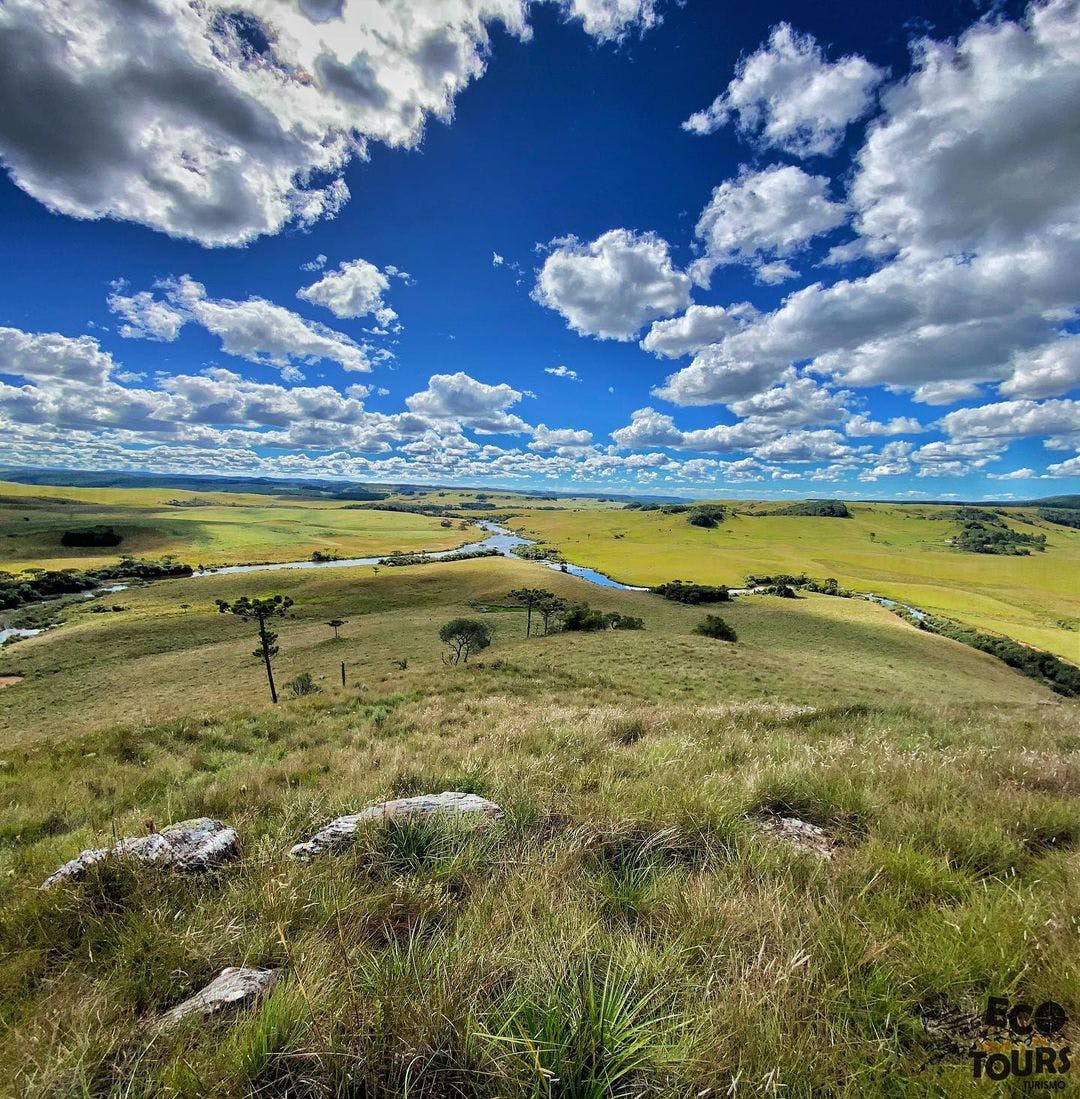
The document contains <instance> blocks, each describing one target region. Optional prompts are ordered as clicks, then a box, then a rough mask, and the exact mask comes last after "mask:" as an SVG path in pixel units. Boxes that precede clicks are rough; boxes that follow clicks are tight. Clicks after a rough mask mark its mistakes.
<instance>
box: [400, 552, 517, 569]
mask: <svg viewBox="0 0 1080 1099" xmlns="http://www.w3.org/2000/svg"><path fill="white" fill-rule="evenodd" d="M501 556H502V554H500V553H499V551H498V550H497V549H480V550H461V551H459V552H457V553H448V554H446V555H445V556H443V557H432V555H431V554H430V553H395V554H392V555H391V556H389V557H383V558H382V559H381V560H380V561H379V564H380V565H391V566H395V567H401V566H405V565H429V564H431V562H432V561H471V560H472V559H473V558H474V557H501Z"/></svg>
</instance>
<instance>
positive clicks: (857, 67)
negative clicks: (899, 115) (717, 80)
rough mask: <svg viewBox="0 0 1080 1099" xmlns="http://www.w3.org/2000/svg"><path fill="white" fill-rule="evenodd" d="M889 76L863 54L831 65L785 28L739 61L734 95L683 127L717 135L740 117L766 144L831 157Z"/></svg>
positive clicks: (807, 38)
mask: <svg viewBox="0 0 1080 1099" xmlns="http://www.w3.org/2000/svg"><path fill="white" fill-rule="evenodd" d="M884 75H885V73H884V72H883V70H881V69H879V68H878V67H877V66H875V65H872V64H870V62H869V61H867V60H866V58H864V57H859V56H857V55H852V56H849V57H842V58H841V59H840V60H839V61H835V62H830V61H827V60H826V58H825V54H824V52H823V51H822V49H821V47H820V46H819V45H818V44H817V42H815V41H814V39H813V37H812V36H811V35H808V34H799V33H798V32H796V31H794V30H792V28H791V26H790V25H789V24H787V23H781V24H779V25H778V26H776V27H774V28H773V32H772V34H771V35H770V36H769V41H768V43H767V44H765V45H763V46H761V47H760V48H759V49H758V50H757V51H756V52H754V53H752V54H751V55H750V56H749V57H746V58H743V59H742V60H741V61H740V62H739V64H738V67H737V68H736V71H735V78H734V79H733V80H732V81H731V83H730V84H728V86H727V90H726V91H725V92H724V93H723V94H722V95H719V96H717V97H716V99H715V100H713V102H712V104H711V105H710V106H709V107H707V108H706V109H705V110H703V111H698V112H697V114H694V115H691V116H690V118H688V119H687V120H686V122H684V123H683V129H684V130H689V131H690V132H691V133H696V134H711V133H714V132H715V131H716V130H718V129H720V127H721V126H724V125H726V124H727V123H728V122H730V121H732V120H734V121H736V123H737V125H738V128H739V130H740V131H741V132H742V133H743V134H746V135H750V136H754V137H756V139H757V141H758V142H759V143H760V144H761V145H766V146H773V147H774V148H777V149H782V150H783V151H784V152H787V153H791V154H793V155H794V156H812V155H815V154H817V155H820V154H825V153H832V152H835V151H836V148H837V146H838V145H839V144H840V142H841V141H842V140H843V137H844V131H845V130H846V129H847V127H848V125H849V123H851V122H853V121H854V120H855V119H857V118H860V117H862V115H864V114H866V113H867V111H869V109H870V106H871V103H872V100H873V90H874V88H875V87H876V86H877V85H878V83H880V81H881V80H882V78H883V77H884Z"/></svg>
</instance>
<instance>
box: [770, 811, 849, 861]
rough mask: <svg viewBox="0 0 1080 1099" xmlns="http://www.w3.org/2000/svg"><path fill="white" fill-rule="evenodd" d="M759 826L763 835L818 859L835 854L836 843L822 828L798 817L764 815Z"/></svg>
mask: <svg viewBox="0 0 1080 1099" xmlns="http://www.w3.org/2000/svg"><path fill="white" fill-rule="evenodd" d="M759 827H760V830H761V831H762V832H763V833H764V834H765V835H767V836H771V837H772V838H773V839H777V840H780V841H781V842H782V843H786V844H788V845H789V846H791V847H794V848H795V849H796V850H797V851H803V852H805V853H806V854H809V855H815V856H817V857H818V858H819V859H831V858H832V857H833V856H834V855H835V854H836V850H837V846H838V844H837V842H836V840H835V839H833V837H832V836H830V835H829V833H828V832H826V831H825V829H824V828H819V827H818V826H817V825H816V824H811V823H810V822H809V821H805V820H799V818H798V817H766V818H765V819H764V820H763V821H762V822H761V824H760V825H759Z"/></svg>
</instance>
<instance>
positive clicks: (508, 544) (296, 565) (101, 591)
mask: <svg viewBox="0 0 1080 1099" xmlns="http://www.w3.org/2000/svg"><path fill="white" fill-rule="evenodd" d="M476 525H477V526H478V527H480V528H481V529H483V530H485V531H486V532H487V534H488V537H487V538H485V539H483V540H482V541H479V542H469V543H468V544H467V545H464V546H458V547H457V548H456V549H452V550H437V551H435V552H432V553H423V554H420V556H422V557H424V558H426V559H427V560H429V561H441V560H442V559H443V558H444V557H449V556H451V555H452V554H455V553H475V552H476V551H478V550H497V551H498V552H499V553H500V554H501V555H502V556H503V557H510V556H511V551H512V550H513V549H514V547H515V546H531V545H535V543H534V541H533V539H531V538H523V537H522V536H521V535H520V534H515V533H514V532H513V531H512V530H510V529H509V528H507V527H503V526H500V525H499V524H498V523H492V522H489V521H487V520H478V521H477V522H476ZM385 557H386V554H383V555H382V556H380V557H349V558H345V559H342V560H338V561H310V560H308V561H277V562H270V563H267V564H262V565H223V566H222V567H221V568H217V569H203V570H201V571H198V572H194V573H192V575H191V579H198V578H199V577H200V576H223V575H226V574H230V573H243V572H279V571H281V570H284V569H299V570H307V569H347V568H351V567H354V566H362V565H369V566H370V565H377V564H379V563H380V562H381V561H383V560H384V559H385ZM535 563H536V564H537V565H540V566H542V567H544V568H548V569H553V570H554V571H555V572H564V573H567V574H569V575H570V576H577V577H579V578H580V579H582V580H586V581H588V583H590V584H597V585H598V586H600V587H602V588H618V589H619V590H620V591H648V588H637V587H634V586H632V585H630V584H620V583H619V582H618V581H617V580H612V579H611V577H610V576H605V575H604V574H603V573H602V572H597V571H596V569H589V568H585V566H584V565H571V564H565V565H564V564H561V563H559V562H555V561H537V562H535ZM153 582H154V583H160V581H153ZM126 587H127V584H110V585H109V586H108V587H107V588H97V589H95V590H94V591H88V592H83V593H82V594H81V596H79V598H82V599H93V598H95V597H97V596H100V595H106V594H108V593H111V592H118V591H123V590H124V589H125V588H126ZM22 609H24V610H25V608H22ZM41 632H42V631H41V630H40V629H37V630H20V629H13V628H9V629H0V648H2V647H3V645H4V643H5V642H7V641H9V640H12V639H15V638H22V637H33V636H35V635H36V634H39V633H41Z"/></svg>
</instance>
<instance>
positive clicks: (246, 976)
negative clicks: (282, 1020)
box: [161, 966, 277, 1026]
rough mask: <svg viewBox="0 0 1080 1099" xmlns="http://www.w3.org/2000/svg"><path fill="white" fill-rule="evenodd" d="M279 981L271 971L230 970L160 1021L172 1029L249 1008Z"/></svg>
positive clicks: (226, 970)
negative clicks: (194, 1018)
mask: <svg viewBox="0 0 1080 1099" xmlns="http://www.w3.org/2000/svg"><path fill="white" fill-rule="evenodd" d="M276 979H277V974H276V973H275V972H274V971H273V970H272V969H247V968H245V967H242V966H229V967H228V968H227V969H223V970H222V971H221V972H220V973H219V974H218V975H217V976H216V977H215V978H214V979H213V980H212V981H211V982H210V983H209V984H208V985H207V986H206V987H205V988H204V989H202V990H201V991H200V992H196V993H195V995H194V996H192V997H191V998H190V999H187V1000H185V1001H184V1002H183V1003H182V1004H177V1005H176V1007H174V1008H172V1009H171V1010H170V1011H167V1012H166V1013H165V1015H164V1016H163V1017H162V1020H161V1021H162V1023H164V1024H165V1025H166V1026H171V1025H172V1024H174V1023H178V1022H180V1021H181V1019H186V1018H187V1017H188V1016H189V1015H200V1016H207V1015H213V1014H215V1013H216V1012H218V1011H222V1010H224V1009H225V1008H227V1007H247V1006H250V1005H251V1004H254V1003H255V1002H256V1001H257V1000H259V999H261V998H262V997H263V996H265V995H266V993H267V992H269V991H270V989H271V988H272V987H273V985H274V981H275V980H276Z"/></svg>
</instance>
